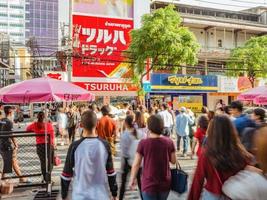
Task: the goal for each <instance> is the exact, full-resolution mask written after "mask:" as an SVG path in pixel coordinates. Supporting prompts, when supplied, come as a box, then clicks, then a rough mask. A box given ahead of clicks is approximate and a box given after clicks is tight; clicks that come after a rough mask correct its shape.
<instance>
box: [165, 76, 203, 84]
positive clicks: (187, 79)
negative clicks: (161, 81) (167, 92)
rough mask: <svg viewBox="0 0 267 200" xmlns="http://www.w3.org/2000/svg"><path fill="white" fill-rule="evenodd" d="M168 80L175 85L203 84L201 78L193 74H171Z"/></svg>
mask: <svg viewBox="0 0 267 200" xmlns="http://www.w3.org/2000/svg"><path fill="white" fill-rule="evenodd" d="M168 82H169V83H171V84H175V85H181V84H187V85H201V84H202V83H203V81H202V79H201V78H196V77H193V76H183V77H181V76H169V77H168Z"/></svg>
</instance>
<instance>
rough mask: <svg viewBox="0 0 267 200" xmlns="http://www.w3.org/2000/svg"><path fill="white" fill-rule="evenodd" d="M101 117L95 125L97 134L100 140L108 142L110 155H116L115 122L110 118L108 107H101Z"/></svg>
mask: <svg viewBox="0 0 267 200" xmlns="http://www.w3.org/2000/svg"><path fill="white" fill-rule="evenodd" d="M101 112H102V115H103V117H101V119H100V120H99V121H98V123H97V127H96V130H97V134H98V136H99V137H100V138H102V139H104V140H106V141H108V143H109V145H110V148H111V152H112V155H113V156H114V155H115V154H116V148H115V140H116V134H117V127H116V122H115V121H114V120H113V119H112V118H111V117H110V108H109V106H103V107H102V108H101Z"/></svg>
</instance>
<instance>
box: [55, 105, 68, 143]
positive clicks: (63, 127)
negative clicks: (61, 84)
mask: <svg viewBox="0 0 267 200" xmlns="http://www.w3.org/2000/svg"><path fill="white" fill-rule="evenodd" d="M67 123H68V118H67V115H66V113H65V112H64V109H63V108H59V113H58V117H57V124H58V131H59V134H60V140H61V142H60V145H61V146H64V145H65V143H66V144H68V139H67Z"/></svg>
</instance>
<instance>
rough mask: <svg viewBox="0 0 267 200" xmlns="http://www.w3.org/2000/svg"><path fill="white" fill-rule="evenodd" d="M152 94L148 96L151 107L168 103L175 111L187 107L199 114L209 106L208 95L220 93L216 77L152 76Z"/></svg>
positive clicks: (155, 74)
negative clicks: (204, 107)
mask: <svg viewBox="0 0 267 200" xmlns="http://www.w3.org/2000/svg"><path fill="white" fill-rule="evenodd" d="M150 82H151V88H152V90H151V92H150V93H149V94H148V95H147V99H149V101H150V102H149V103H150V105H153V104H160V103H162V102H166V103H168V104H169V105H170V106H172V108H173V109H174V110H178V109H179V108H181V107H183V106H184V107H186V108H189V109H191V110H192V111H194V112H196V113H198V112H200V111H201V108H202V107H203V106H207V104H208V98H207V97H208V93H210V92H217V91H218V79H217V76H214V75H207V76H202V75H181V74H157V73H154V74H152V75H151V80H150Z"/></svg>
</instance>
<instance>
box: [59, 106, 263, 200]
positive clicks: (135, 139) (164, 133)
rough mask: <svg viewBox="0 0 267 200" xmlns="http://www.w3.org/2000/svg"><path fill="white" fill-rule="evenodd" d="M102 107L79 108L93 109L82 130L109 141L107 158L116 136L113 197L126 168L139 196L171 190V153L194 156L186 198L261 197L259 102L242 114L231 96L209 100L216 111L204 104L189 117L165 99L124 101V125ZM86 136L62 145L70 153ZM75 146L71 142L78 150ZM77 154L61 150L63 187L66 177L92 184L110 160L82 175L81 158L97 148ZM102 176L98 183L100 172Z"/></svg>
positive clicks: (147, 199) (157, 196)
mask: <svg viewBox="0 0 267 200" xmlns="http://www.w3.org/2000/svg"><path fill="white" fill-rule="evenodd" d="M101 112H102V117H100V118H98V117H97V115H98V112H96V110H94V109H91V110H88V111H86V112H85V113H87V114H88V115H93V116H94V118H96V121H98V122H96V123H95V126H93V127H91V131H89V132H93V133H95V135H94V136H97V137H98V138H97V139H96V140H99V141H102V140H103V141H106V142H107V143H108V144H109V149H108V151H106V156H108V155H110V154H111V155H115V154H116V149H114V147H115V141H116V138H117V137H119V138H120V145H121V185H120V188H119V187H118V186H117V183H116V181H115V178H114V176H115V172H114V169H113V167H112V170H111V171H112V172H114V174H113V175H114V176H112V177H113V180H114V181H113V182H111V181H108V183H109V185H110V191H111V194H112V196H113V199H116V197H117V196H118V198H119V199H124V194H125V190H126V187H127V184H126V183H127V177H128V176H129V174H130V177H129V185H128V187H130V188H131V189H134V188H135V185H137V186H138V188H139V191H140V198H141V199H144V200H165V199H167V198H168V196H169V193H170V188H171V173H170V166H171V165H170V164H176V162H177V155H178V159H179V156H181V157H188V158H192V159H195V158H197V159H198V162H197V167H196V171H195V173H194V177H193V181H192V185H191V188H190V190H189V194H188V199H190V200H191V199H192V200H196V199H204V200H210V199H214V200H215V199H218V200H219V199H229V198H230V199H255V197H257V198H256V199H260V200H261V199H262V200H264V199H265V198H266V196H267V177H266V169H265V168H266V164H267V150H266V147H263V145H264V144H266V142H267V138H266V137H264V136H266V134H267V133H266V130H267V126H266V125H265V115H266V113H265V110H264V109H263V108H255V109H254V110H253V113H252V114H251V115H250V116H249V115H247V114H243V104H242V103H241V102H239V101H234V102H232V103H231V105H229V106H226V105H224V104H221V106H216V110H215V111H209V110H208V109H207V108H206V107H203V108H202V112H201V114H200V115H198V116H196V115H195V114H194V113H193V112H192V111H191V110H189V109H187V108H185V107H181V108H180V109H179V110H178V111H175V112H174V111H173V110H171V108H170V107H169V106H168V105H167V104H162V105H161V107H160V108H159V107H151V108H150V109H149V110H146V108H145V107H144V106H140V107H138V108H137V110H133V109H131V107H130V106H129V105H127V104H125V106H124V111H123V114H124V117H123V116H121V117H120V118H119V121H120V122H121V121H123V123H116V122H115V121H114V119H112V116H111V115H110V114H109V107H108V106H104V107H103V108H101ZM83 115H84V114H82V116H83ZM83 123H89V121H87V122H85V121H84V122H82V124H83ZM82 126H83V125H82ZM83 127H84V126H83ZM173 136H175V137H173ZM87 137H88V138H87ZM87 137H85V136H83V137H82V139H80V140H79V141H77V142H75V143H73V144H72V146H71V147H70V148H69V149H70V150H73V151H75V152H76V149H79V147H80V146H83V144H85V143H86V141H87V140H88V141H90V140H91V137H93V136H92V135H87ZM174 138H176V143H175V142H174ZM181 143H183V145H181ZM75 145H78V148H77V147H76V146H75ZM73 146H75V147H73ZM80 148H82V147H80ZM87 148H89V146H88V147H87ZM196 149H197V150H196ZM190 150H191V153H190ZM99 154H100V155H99ZM69 156H73V157H72V158H70V157H69ZM76 156H77V158H78V157H79V155H78V153H73V152H69V153H68V158H69V159H70V161H67V162H66V165H65V169H64V171H63V173H62V185H69V182H70V180H71V178H72V177H73V179H74V184H75V183H79V184H80V183H83V184H84V185H83V186H84V187H85V185H90V184H92V183H91V180H93V179H94V177H95V176H98V175H97V173H98V170H97V169H98V168H104V167H107V166H109V165H111V164H108V162H111V161H110V160H112V159H113V158H114V157H113V156H110V158H109V159H107V160H106V162H103V163H102V166H101V167H100V166H94V163H93V162H90V164H92V165H91V167H90V170H93V172H94V173H92V172H90V173H89V172H88V173H87V172H86V170H84V171H80V170H81V169H80V166H83V167H84V166H86V163H88V161H86V159H90V160H94V159H96V158H97V157H101V153H100V152H98V153H97V152H95V151H94V154H87V156H88V158H87V156H86V159H84V160H80V159H78V160H77V159H76ZM189 156H190V157H189ZM69 164H71V168H72V169H73V168H74V170H76V169H77V173H78V174H77V173H76V171H75V172H73V171H72V172H71V173H70V172H68V171H67V170H66V169H68V168H69V166H68V165H69ZM98 164H99V163H98ZM106 172H107V173H108V172H109V170H108V169H107V170H106ZM244 174H245V175H246V176H245V175H244ZM84 176H87V177H88V179H87V182H83V181H82V180H80V179H81V177H84ZM239 176H242V177H243V178H244V180H241V178H240V177H239ZM108 177H109V174H108ZM243 178H242V179H243ZM253 178H255V182H254V184H253V186H250V185H249V184H247V185H246V184H244V183H243V181H244V182H245V181H250V180H252V179H253ZM256 179H257V180H256ZM240 180H241V181H240ZM101 181H103V182H104V178H103V179H102V180H101ZM242 183H243V184H242ZM252 183H253V181H252ZM234 186H236V187H238V188H235V187H234ZM99 187H100V186H99ZM234 188H235V189H234ZM62 189H63V190H62V191H63V192H62V194H63V195H62V197H63V199H64V198H66V197H67V191H68V187H62ZM240 189H241V190H240ZM79 191H80V193H79V195H81V196H80V199H90V198H91V197H92V196H94V198H95V197H96V196H95V195H97V194H96V193H94V192H92V193H90V192H89V193H88V192H87V191H89V190H86V189H85V190H79ZM115 191H116V192H115ZM117 191H118V192H117ZM105 194H106V195H107V196H108V194H109V192H107V191H106V193H105ZM72 195H74V196H73V198H77V194H76V193H74V192H73V193H72ZM101 195H103V193H101ZM245 197H248V198H245ZM94 198H93V199H94ZM95 199H98V198H95ZM107 199H108V198H107Z"/></svg>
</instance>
